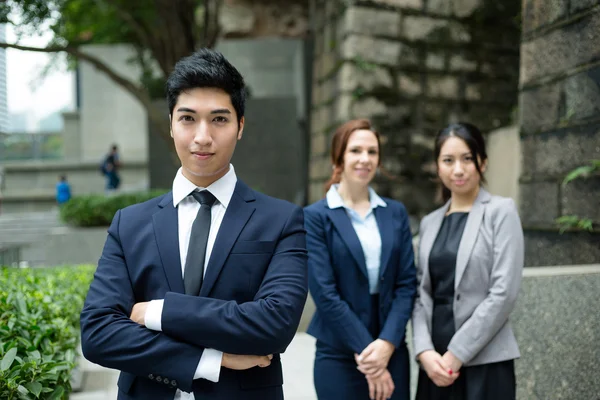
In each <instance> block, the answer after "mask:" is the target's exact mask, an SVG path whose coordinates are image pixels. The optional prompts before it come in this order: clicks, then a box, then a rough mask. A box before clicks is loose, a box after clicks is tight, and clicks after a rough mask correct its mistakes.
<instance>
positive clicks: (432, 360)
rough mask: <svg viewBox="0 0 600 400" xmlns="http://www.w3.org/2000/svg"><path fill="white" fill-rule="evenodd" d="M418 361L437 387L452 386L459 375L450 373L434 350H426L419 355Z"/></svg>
mask: <svg viewBox="0 0 600 400" xmlns="http://www.w3.org/2000/svg"><path fill="white" fill-rule="evenodd" d="M419 361H420V362H421V365H422V366H423V368H424V369H425V372H427V376H428V377H429V379H431V380H432V381H433V383H435V385H436V386H438V387H446V386H450V385H452V384H453V383H454V381H455V380H456V379H457V378H458V376H459V373H458V372H455V371H452V370H451V368H450V366H449V365H448V364H447V363H446V361H445V360H444V359H443V358H442V356H440V355H439V354H438V352H436V351H434V350H427V351H424V352H422V353H421V354H419Z"/></svg>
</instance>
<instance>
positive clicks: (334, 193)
mask: <svg viewBox="0 0 600 400" xmlns="http://www.w3.org/2000/svg"><path fill="white" fill-rule="evenodd" d="M339 186H340V185H339V184H334V185H331V187H330V188H329V190H328V191H327V196H326V198H327V206H328V207H329V208H331V209H333V208H339V207H344V200H343V199H342V196H340V194H339V193H338V187H339ZM369 201H370V202H371V209H374V208H377V207H387V204H386V202H385V201H383V199H382V198H381V197H379V195H378V194H377V193H375V191H374V190H373V188H371V187H369Z"/></svg>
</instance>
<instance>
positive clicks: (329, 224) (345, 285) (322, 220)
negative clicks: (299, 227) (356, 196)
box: [304, 198, 416, 354]
mask: <svg viewBox="0 0 600 400" xmlns="http://www.w3.org/2000/svg"><path fill="white" fill-rule="evenodd" d="M383 200H384V201H385V202H386V204H387V207H376V208H375V209H374V210H373V212H374V213H375V218H376V220H377V225H378V227H379V232H380V235H381V267H380V271H379V279H380V282H379V304H380V308H379V321H381V324H382V330H381V332H380V334H379V338H380V339H385V340H387V341H389V342H391V343H393V344H394V346H396V348H398V347H399V346H400V345H401V344H402V345H403V346H406V343H405V340H404V337H405V332H406V324H407V323H408V320H409V319H410V317H411V313H412V308H413V302H414V297H415V293H416V272H415V264H414V254H413V246H412V235H411V232H410V225H409V221H408V214H407V212H406V208H405V207H404V205H403V204H402V203H400V202H397V201H394V200H390V199H386V198H384V199H383ZM304 216H305V226H306V231H307V236H306V245H307V248H308V285H309V288H310V293H311V295H312V297H313V299H314V302H315V305H316V307H317V309H316V312H315V314H314V316H313V319H312V321H311V323H310V325H309V328H308V331H307V332H308V333H309V334H311V335H313V336H314V337H315V338H317V339H318V340H320V341H322V342H323V343H325V344H327V345H329V346H331V347H334V348H337V349H339V350H342V351H345V352H348V353H349V354H352V353H358V354H360V353H361V352H362V351H363V349H364V348H365V347H367V346H368V345H369V344H370V343H371V342H372V341H373V340H374V339H377V338H373V337H371V334H370V333H369V330H368V328H367V326H368V323H369V318H370V313H371V304H370V302H371V299H370V294H369V280H368V275H367V266H366V262H365V256H364V254H363V250H362V247H361V245H360V241H359V239H358V236H357V235H356V231H355V230H354V227H353V226H352V222H351V221H350V218H349V217H348V215H347V213H346V210H345V209H344V208H342V207H340V208H334V209H331V208H329V207H328V205H327V200H326V199H323V200H320V201H318V202H316V203H314V204H312V205H310V206H308V207H306V208H305V209H304Z"/></svg>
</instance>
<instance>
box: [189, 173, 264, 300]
mask: <svg viewBox="0 0 600 400" xmlns="http://www.w3.org/2000/svg"><path fill="white" fill-rule="evenodd" d="M252 201H254V195H253V193H252V190H251V189H250V188H249V187H247V186H246V185H245V184H244V183H242V182H241V181H239V180H238V182H237V184H236V186H235V191H234V192H233V196H232V197H231V201H230V202H229V206H228V207H227V211H226V212H225V216H224V217H223V221H222V222H221V226H220V227H219V232H218V233H217V238H216V239H215V244H214V246H213V250H212V253H211V255H210V259H209V261H208V265H207V268H206V274H205V275H204V282H203V283H202V287H201V288H200V296H208V294H209V293H210V290H211V289H212V287H213V286H214V284H215V282H216V280H217V278H218V277H219V274H220V273H221V269H223V265H224V264H225V260H226V259H227V257H228V256H229V252H230V251H231V248H232V247H233V245H234V244H235V242H236V240H237V238H238V236H239V235H240V233H241V232H242V229H243V228H244V226H245V225H246V222H248V220H249V219H250V216H251V215H252V213H254V210H255V209H256V208H255V207H254V206H253V205H252V204H250V203H249V202H252Z"/></svg>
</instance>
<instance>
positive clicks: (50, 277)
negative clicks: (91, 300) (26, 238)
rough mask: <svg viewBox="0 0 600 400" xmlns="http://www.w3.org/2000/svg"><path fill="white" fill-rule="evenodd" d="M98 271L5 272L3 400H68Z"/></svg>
mask: <svg viewBox="0 0 600 400" xmlns="http://www.w3.org/2000/svg"><path fill="white" fill-rule="evenodd" d="M93 272H94V267H92V266H79V267H58V268H44V269H17V268H0V399H3V400H4V399H6V400H12V399H52V400H58V399H67V398H68V394H69V392H70V391H71V384H70V382H69V379H70V377H71V371H72V370H73V368H74V367H75V361H76V360H75V354H76V351H77V345H78V341H79V314H80V312H81V309H82V307H83V302H84V299H85V296H86V294H87V291H88V288H89V285H90V283H91V280H92V277H93Z"/></svg>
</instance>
